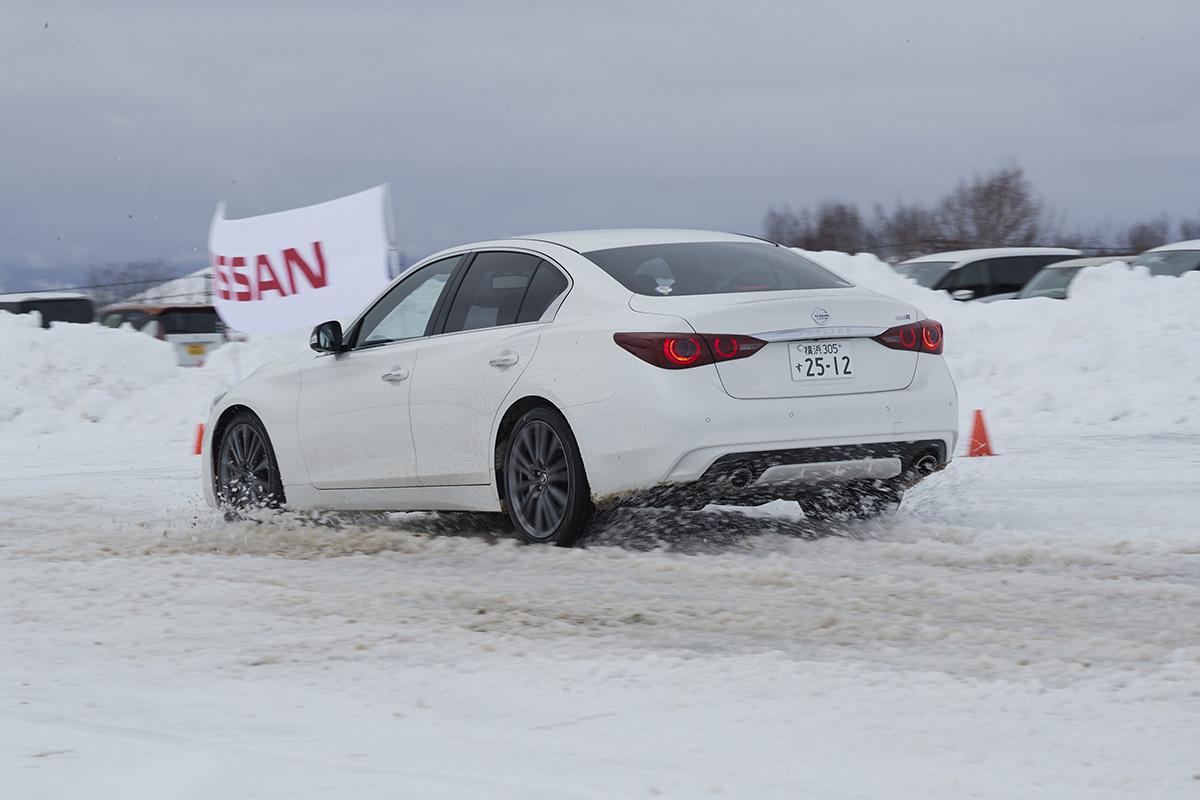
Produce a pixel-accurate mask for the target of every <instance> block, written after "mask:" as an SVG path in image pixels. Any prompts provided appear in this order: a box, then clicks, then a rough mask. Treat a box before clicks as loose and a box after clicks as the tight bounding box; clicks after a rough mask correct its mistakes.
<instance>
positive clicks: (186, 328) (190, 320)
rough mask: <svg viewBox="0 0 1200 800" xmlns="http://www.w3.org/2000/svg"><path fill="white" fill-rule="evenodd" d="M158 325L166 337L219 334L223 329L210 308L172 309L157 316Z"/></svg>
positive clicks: (217, 317)
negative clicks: (183, 334) (182, 334)
mask: <svg viewBox="0 0 1200 800" xmlns="http://www.w3.org/2000/svg"><path fill="white" fill-rule="evenodd" d="M158 323H159V325H161V326H162V332H163V333H164V334H167V335H171V334H180V333H221V332H222V331H223V330H224V329H225V327H224V325H222V324H221V318H220V317H219V316H217V312H216V311H214V310H213V309H211V308H196V309H191V308H172V309H170V310H167V311H164V312H162V313H161V314H159V315H158ZM135 324H136V323H135Z"/></svg>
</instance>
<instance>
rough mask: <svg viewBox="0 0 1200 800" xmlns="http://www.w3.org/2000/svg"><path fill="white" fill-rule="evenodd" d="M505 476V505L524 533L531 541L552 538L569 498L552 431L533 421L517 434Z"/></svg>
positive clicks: (563, 461) (561, 452) (562, 453)
mask: <svg viewBox="0 0 1200 800" xmlns="http://www.w3.org/2000/svg"><path fill="white" fill-rule="evenodd" d="M505 477H506V478H507V481H506V484H507V490H508V499H509V502H510V503H511V504H512V507H513V510H514V511H515V513H516V516H517V518H518V520H519V521H520V523H521V524H522V527H524V528H525V531H526V532H527V533H528V534H529V535H530V536H531V537H533V538H535V539H548V538H550V537H551V536H553V535H554V532H555V531H556V530H557V529H558V527H559V526H560V525H561V524H562V521H563V518H564V517H565V516H566V513H567V502H568V499H569V498H570V496H571V475H570V469H569V468H568V465H567V451H566V448H565V447H563V443H562V440H561V439H560V438H559V436H558V433H556V432H555V430H554V428H552V427H550V425H548V424H547V423H545V422H543V421H541V420H533V421H531V422H529V423H528V424H526V425H524V426H523V427H522V428H521V429H520V430H519V431H517V434H516V438H515V439H514V440H513V444H512V448H511V450H510V451H509V457H508V465H507V469H506V475H505Z"/></svg>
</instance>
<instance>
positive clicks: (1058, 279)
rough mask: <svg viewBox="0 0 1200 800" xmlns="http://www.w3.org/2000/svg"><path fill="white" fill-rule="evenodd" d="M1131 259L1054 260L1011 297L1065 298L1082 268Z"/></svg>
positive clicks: (1025, 298) (1111, 257)
mask: <svg viewBox="0 0 1200 800" xmlns="http://www.w3.org/2000/svg"><path fill="white" fill-rule="evenodd" d="M1133 259H1134V256H1098V257H1095V258H1069V259H1067V260H1066V261H1055V262H1054V263H1053V264H1047V265H1046V266H1044V267H1042V269H1041V270H1040V271H1039V272H1038V274H1037V275H1034V276H1033V277H1032V278H1031V279H1030V280H1029V283H1027V284H1025V288H1023V289H1022V290H1021V291H1019V292H1017V294H1016V296H1015V297H1014V298H1013V299H1015V300H1028V299H1030V298H1032V297H1049V298H1051V299H1053V300H1065V299H1067V294H1068V289H1069V287H1070V285H1071V282H1072V281H1074V280H1075V277H1076V276H1077V275H1079V273H1080V272H1082V271H1083V270H1085V269H1088V268H1089V267H1102V266H1104V265H1105V264H1113V263H1125V264H1128V263H1129V262H1130V261H1133Z"/></svg>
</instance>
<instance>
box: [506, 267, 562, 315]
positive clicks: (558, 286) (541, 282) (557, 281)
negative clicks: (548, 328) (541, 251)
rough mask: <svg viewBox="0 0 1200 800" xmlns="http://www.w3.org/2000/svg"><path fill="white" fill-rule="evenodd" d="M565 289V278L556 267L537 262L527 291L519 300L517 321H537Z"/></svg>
mask: <svg viewBox="0 0 1200 800" xmlns="http://www.w3.org/2000/svg"><path fill="white" fill-rule="evenodd" d="M566 290H567V279H566V277H564V276H563V274H562V273H561V272H559V271H558V269H557V268H556V267H553V266H551V265H550V264H549V263H547V262H545V261H543V262H542V263H540V264H538V268H537V272H535V273H533V280H532V281H530V282H529V291H527V292H526V293H525V299H524V300H522V301H521V311H520V312H519V313H518V314H517V322H537V321H538V320H539V319H541V318H542V315H543V314H545V313H546V309H548V308H549V307H550V304H551V303H553V302H554V301H555V300H556V299H557V298H558V296H559V295H560V294H562V293H563V292H565V291H566Z"/></svg>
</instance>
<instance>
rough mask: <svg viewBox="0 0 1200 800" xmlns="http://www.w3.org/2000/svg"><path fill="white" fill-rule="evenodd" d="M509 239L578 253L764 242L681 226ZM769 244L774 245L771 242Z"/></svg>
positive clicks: (550, 234)
mask: <svg viewBox="0 0 1200 800" xmlns="http://www.w3.org/2000/svg"><path fill="white" fill-rule="evenodd" d="M512 239H513V240H526V241H537V242H550V243H552V244H557V245H561V246H562V247H567V248H570V249H571V250H574V251H576V252H578V253H589V252H591V251H593V250H608V249H611V248H614V247H634V246H636V245H645V244H680V243H685V242H759V243H761V242H764V241H765V240H764V239H760V238H759V237H757V236H747V235H745V234H741V233H723V232H720V231H700V230H689V229H683V228H614V229H611V230H594V231H555V232H552V233H531V234H527V235H524V236H514V237H512ZM770 244H774V242H771V243H770Z"/></svg>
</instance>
